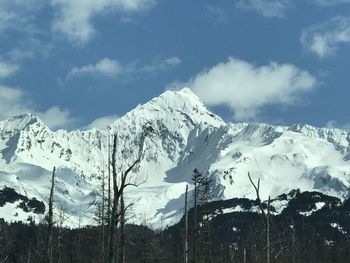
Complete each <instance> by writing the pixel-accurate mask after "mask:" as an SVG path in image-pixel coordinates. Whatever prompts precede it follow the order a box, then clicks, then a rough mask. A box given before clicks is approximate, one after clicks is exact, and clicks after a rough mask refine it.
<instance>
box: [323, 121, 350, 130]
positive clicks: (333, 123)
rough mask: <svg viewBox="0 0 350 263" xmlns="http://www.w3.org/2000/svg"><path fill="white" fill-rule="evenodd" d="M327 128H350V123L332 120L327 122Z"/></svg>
mask: <svg viewBox="0 0 350 263" xmlns="http://www.w3.org/2000/svg"><path fill="white" fill-rule="evenodd" d="M326 128H329V129H335V128H337V129H343V130H350V123H345V124H343V125H339V124H338V123H337V122H336V121H334V120H331V121H328V122H327V123H326Z"/></svg>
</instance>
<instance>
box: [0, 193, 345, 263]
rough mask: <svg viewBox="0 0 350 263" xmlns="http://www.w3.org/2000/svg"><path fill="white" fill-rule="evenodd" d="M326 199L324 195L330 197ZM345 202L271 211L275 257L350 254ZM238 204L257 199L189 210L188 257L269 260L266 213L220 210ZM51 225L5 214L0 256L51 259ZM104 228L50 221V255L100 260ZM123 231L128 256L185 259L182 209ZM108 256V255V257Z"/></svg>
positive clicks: (291, 262) (326, 260) (319, 258)
mask: <svg viewBox="0 0 350 263" xmlns="http://www.w3.org/2000/svg"><path fill="white" fill-rule="evenodd" d="M317 194H318V193H317ZM315 195H316V193H300V194H299V196H298V197H297V198H296V199H295V200H293V201H294V204H293V205H297V204H298V203H300V205H301V204H303V205H310V204H311V203H308V201H307V200H309V199H310V196H315ZM325 198H326V197H325ZM323 201H325V202H327V199H323ZM348 203H349V202H348V201H347V202H345V203H344V204H343V205H342V207H338V208H335V207H332V204H331V203H327V206H328V208H326V209H324V210H323V211H319V212H318V213H316V214H315V215H311V216H303V215H300V214H299V213H298V212H297V211H298V210H299V207H292V208H290V209H289V210H288V211H286V212H284V213H281V214H279V215H275V216H272V218H271V229H270V230H271V232H270V241H271V243H270V253H271V254H270V262H275V263H332V262H334V263H338V262H339V263H344V262H350V238H349V235H348V233H349V232H348V231H350V226H349V223H347V221H350V220H349V207H348ZM237 205H239V206H240V207H242V208H246V209H248V210H249V209H251V208H252V207H256V206H257V205H258V204H257V201H252V200H248V199H232V200H226V201H215V202H211V203H208V204H204V205H199V206H198V207H197V209H196V210H197V211H195V209H193V208H192V209H191V210H189V214H188V233H189V237H188V251H189V253H188V262H197V263H198V262H207V263H216V262H218V263H221V262H222V263H224V262H225V263H226V262H227V263H230V262H232V263H236V262H237V263H238V262H240V263H241V262H242V263H258V262H261V263H263V262H266V260H267V258H266V231H265V229H266V228H265V225H264V220H263V217H262V215H261V214H260V213H256V212H232V213H222V211H223V210H225V209H227V208H229V207H237ZM195 213H196V214H197V215H196V217H197V219H198V222H197V223H198V224H197V227H195V225H196V224H195ZM207 214H209V215H210V217H211V220H210V221H209V222H210V224H209V228H208V227H207V226H206V225H203V224H201V221H202V218H205V217H206V215H207ZM346 214H348V216H346ZM339 220H340V221H342V222H343V223H342V227H339V223H334V222H336V221H338V222H339ZM47 231H48V225H47V224H40V225H37V224H34V223H33V222H29V223H26V224H24V223H21V222H18V223H11V224H7V223H5V222H4V221H1V222H0V262H4V263H5V262H6V263H9V262H26V263H30V262H47V258H46V249H47V244H46V242H47V241H46V240H47ZM101 233H102V228H101V227H82V228H78V229H68V228H62V227H57V226H55V227H53V231H52V255H53V257H52V260H53V262H58V263H59V262H67V263H68V262H78V263H79V262H84V263H85V262H103V261H102V260H103V258H105V257H104V256H103V255H102V253H103V250H102V243H101ZM125 234H126V235H125V262H130V263H134V262H135V263H136V262H140V263H141V262H143V263H146V262H150V263H151V262H155V263H157V262H164V263H166V262H170V263H172V262H174V263H175V262H185V217H184V218H182V220H181V221H180V222H179V223H178V224H176V225H174V226H171V227H169V228H167V229H164V230H152V229H150V228H148V227H147V226H136V225H128V224H126V225H125ZM105 241H106V242H107V239H106V240H105ZM194 246H196V247H194ZM194 253H196V254H194ZM104 260H105V261H104V262H107V261H106V260H107V259H106V258H105V259H104Z"/></svg>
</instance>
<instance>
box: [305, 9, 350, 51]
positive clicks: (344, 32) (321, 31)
mask: <svg viewBox="0 0 350 263" xmlns="http://www.w3.org/2000/svg"><path fill="white" fill-rule="evenodd" d="M300 40H301V43H302V44H303V46H304V47H305V48H306V49H308V50H310V51H311V52H312V53H314V54H316V55H317V56H318V57H320V58H325V57H327V56H330V55H333V54H335V53H336V51H337V50H338V49H339V47H340V45H341V44H350V17H344V16H337V17H334V18H332V19H330V20H328V21H326V22H322V23H319V24H316V25H313V26H310V27H308V28H305V29H304V30H303V31H302V33H301V37H300Z"/></svg>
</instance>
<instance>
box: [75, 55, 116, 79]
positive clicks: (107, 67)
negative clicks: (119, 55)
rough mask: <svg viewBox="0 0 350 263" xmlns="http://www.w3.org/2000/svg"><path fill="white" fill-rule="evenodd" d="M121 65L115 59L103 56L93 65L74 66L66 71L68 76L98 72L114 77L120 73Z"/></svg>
mask: <svg viewBox="0 0 350 263" xmlns="http://www.w3.org/2000/svg"><path fill="white" fill-rule="evenodd" d="M122 71H123V67H122V66H121V65H120V63H119V62H118V61H116V60H113V59H109V58H104V59H101V60H100V61H98V62H97V63H96V64H95V65H92V64H90V65H86V66H82V67H74V68H72V70H71V71H70V72H69V73H68V77H75V76H79V75H84V74H93V75H95V74H98V75H104V76H106V77H116V76H117V75H119V74H120V73H122Z"/></svg>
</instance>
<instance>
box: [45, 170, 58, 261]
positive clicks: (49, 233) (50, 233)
mask: <svg viewBox="0 0 350 263" xmlns="http://www.w3.org/2000/svg"><path fill="white" fill-rule="evenodd" d="M55 172H56V167H54V168H53V171H52V177H51V189H50V196H49V211H48V214H47V216H46V221H47V225H48V226H47V249H46V253H47V261H48V262H50V263H52V261H53V194H54V188H55Z"/></svg>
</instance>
